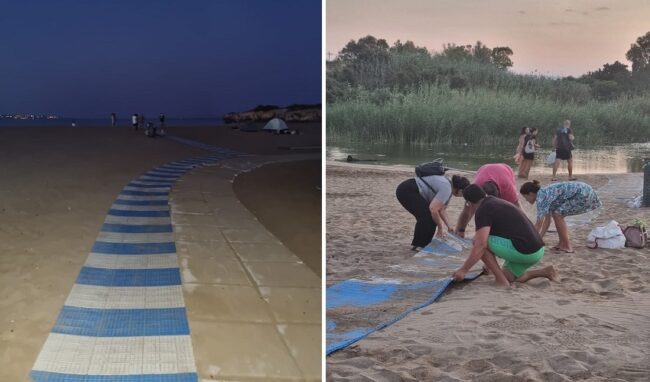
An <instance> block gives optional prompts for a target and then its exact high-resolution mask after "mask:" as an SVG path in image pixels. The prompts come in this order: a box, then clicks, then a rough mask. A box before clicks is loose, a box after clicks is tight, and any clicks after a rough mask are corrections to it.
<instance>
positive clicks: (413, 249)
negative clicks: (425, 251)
mask: <svg viewBox="0 0 650 382" xmlns="http://www.w3.org/2000/svg"><path fill="white" fill-rule="evenodd" d="M421 250H422V247H416V246H415V245H414V246H412V247H411V251H415V252H420V251H421Z"/></svg>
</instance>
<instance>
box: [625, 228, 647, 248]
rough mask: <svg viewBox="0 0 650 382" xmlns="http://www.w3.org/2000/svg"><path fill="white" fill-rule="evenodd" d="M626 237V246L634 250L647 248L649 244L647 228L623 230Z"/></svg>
mask: <svg viewBox="0 0 650 382" xmlns="http://www.w3.org/2000/svg"><path fill="white" fill-rule="evenodd" d="M623 235H625V246H626V247H632V248H645V246H646V245H647V244H648V233H647V232H646V230H645V227H642V226H638V225H631V226H627V227H626V228H625V229H624V230H623Z"/></svg>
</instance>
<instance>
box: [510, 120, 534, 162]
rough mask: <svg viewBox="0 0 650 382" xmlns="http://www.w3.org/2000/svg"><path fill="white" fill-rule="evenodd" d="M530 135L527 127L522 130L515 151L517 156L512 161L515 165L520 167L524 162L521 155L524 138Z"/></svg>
mask: <svg viewBox="0 0 650 382" xmlns="http://www.w3.org/2000/svg"><path fill="white" fill-rule="evenodd" d="M528 133H530V129H528V128H527V127H526V126H524V127H522V128H521V131H520V132H519V140H518V141H517V142H518V143H517V148H516V149H515V155H514V156H513V157H512V159H514V160H515V163H516V164H518V165H520V166H521V162H522V160H523V159H524V158H523V156H522V155H521V153H522V150H523V149H524V138H525V137H526V135H527V134H528Z"/></svg>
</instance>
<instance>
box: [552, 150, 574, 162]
mask: <svg viewBox="0 0 650 382" xmlns="http://www.w3.org/2000/svg"><path fill="white" fill-rule="evenodd" d="M571 158H572V155H571V150H567V149H561V148H558V149H557V150H555V159H561V160H569V159H571Z"/></svg>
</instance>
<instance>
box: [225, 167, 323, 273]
mask: <svg viewBox="0 0 650 382" xmlns="http://www.w3.org/2000/svg"><path fill="white" fill-rule="evenodd" d="M320 184H321V161H320V160H312V161H299V162H289V163H274V164H268V165H266V166H263V167H262V168H260V169H258V170H253V171H251V172H248V173H243V174H240V175H239V176H237V178H236V179H235V184H234V188H235V193H236V194H237V197H238V198H239V200H240V201H241V202H242V203H243V204H244V206H245V207H246V208H247V209H248V210H249V211H251V212H252V213H254V214H255V216H257V218H258V219H259V221H260V222H261V223H262V224H264V226H265V227H266V229H268V230H269V231H270V232H271V233H272V234H274V235H275V236H277V237H278V238H279V239H280V240H281V241H282V242H283V243H284V244H285V245H286V246H287V247H288V248H289V249H290V250H291V251H292V252H293V253H295V254H296V255H298V257H300V259H301V260H302V261H304V262H305V264H306V265H307V266H308V267H309V268H311V270H312V271H314V272H315V273H316V274H317V275H318V276H321V259H322V257H321V191H320V190H321V187H320Z"/></svg>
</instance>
